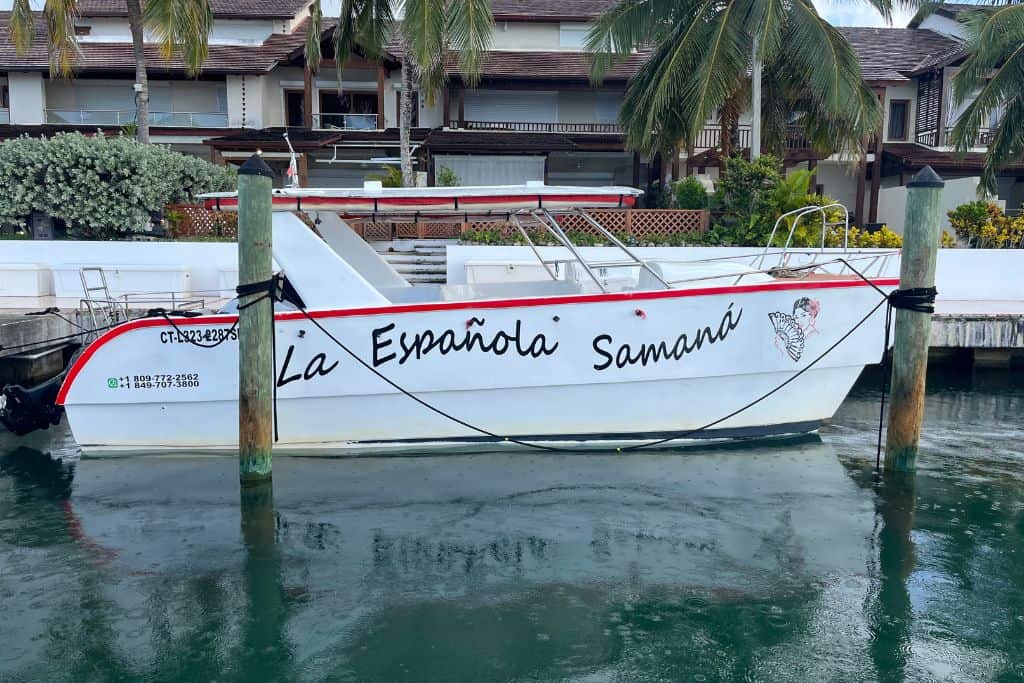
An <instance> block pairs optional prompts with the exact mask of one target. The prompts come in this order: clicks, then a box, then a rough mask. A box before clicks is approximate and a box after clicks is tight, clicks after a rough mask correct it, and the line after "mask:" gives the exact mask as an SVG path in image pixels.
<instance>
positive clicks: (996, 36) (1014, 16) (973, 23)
mask: <svg viewBox="0 0 1024 683" xmlns="http://www.w3.org/2000/svg"><path fill="white" fill-rule="evenodd" d="M963 25H964V27H965V30H966V32H967V40H966V43H965V47H966V50H967V52H968V57H967V59H966V60H965V61H964V63H963V66H962V67H961V68H960V70H959V72H957V74H956V76H955V77H954V79H953V101H954V103H955V104H957V105H960V104H962V103H963V102H965V101H967V100H968V99H969V98H971V97H973V95H974V92H975V91H976V90H977V89H978V88H979V87H981V86H982V85H983V84H984V83H985V82H986V81H987V80H988V79H989V77H990V75H991V73H992V71H993V70H994V69H997V68H1000V67H1002V66H1004V65H1005V63H1006V62H1009V61H1012V56H1013V54H1015V53H1017V50H1019V49H1020V48H1021V46H1022V45H1024V5H1010V6H1007V7H1002V8H999V9H979V10H974V11H971V12H968V13H966V14H965V16H964V21H963ZM1008 55H1009V56H1010V57H1009V59H1008Z"/></svg>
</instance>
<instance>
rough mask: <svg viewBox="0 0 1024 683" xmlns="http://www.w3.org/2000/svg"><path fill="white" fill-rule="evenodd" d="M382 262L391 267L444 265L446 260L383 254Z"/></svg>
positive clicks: (429, 256)
mask: <svg viewBox="0 0 1024 683" xmlns="http://www.w3.org/2000/svg"><path fill="white" fill-rule="evenodd" d="M383 256H384V260H385V261H387V262H388V263H390V264H391V265H398V264H402V263H439V264H441V265H445V264H446V263H448V259H446V258H445V257H444V256H433V255H424V254H405V253H403V254H384V255H383Z"/></svg>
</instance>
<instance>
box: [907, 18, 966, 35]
mask: <svg viewBox="0 0 1024 683" xmlns="http://www.w3.org/2000/svg"><path fill="white" fill-rule="evenodd" d="M918 28H926V29H930V30H932V31H935V32H936V33H941V34H943V35H945V36H950V37H952V38H961V39H962V38H964V36H965V32H964V27H963V26H961V25H960V23H959V22H958V21H957V20H956V19H951V18H949V17H944V16H942V15H940V14H933V15H931V16H930V17H928V18H926V19H925V20H924V21H922V22H921V23H920V24H919V25H918Z"/></svg>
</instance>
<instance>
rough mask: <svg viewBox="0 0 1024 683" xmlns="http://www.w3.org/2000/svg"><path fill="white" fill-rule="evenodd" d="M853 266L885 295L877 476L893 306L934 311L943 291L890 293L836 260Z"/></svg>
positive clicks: (919, 289)
mask: <svg viewBox="0 0 1024 683" xmlns="http://www.w3.org/2000/svg"><path fill="white" fill-rule="evenodd" d="M836 260H837V261H838V262H840V263H842V264H843V265H845V266H846V267H847V268H849V269H850V270H851V271H852V272H853V273H854V274H855V275H856V276H857V277H859V278H860V279H861V280H863V281H864V282H866V283H868V284H869V285H871V286H872V287H874V289H875V291H876V292H878V293H879V294H881V295H882V296H883V297H885V303H886V304H888V305H887V306H886V307H885V343H884V345H883V346H882V399H881V401H879V405H878V441H877V443H876V444H875V475H876V476H877V475H878V473H879V472H881V469H882V432H883V431H884V427H885V399H886V397H887V396H888V394H889V378H890V376H891V374H892V370H891V368H890V363H889V339H890V335H891V330H892V316H893V313H892V312H893V309H895V308H901V309H903V310H905V311H914V312H916V313H928V314H931V313H934V312H935V296H936V295H937V294H938V293H939V291H938V290H937V289H936V288H935V287H910V288H908V289H896V290H893V291H891V292H889V293H888V294H886V293H885V292H884V291H882V290H881V289H880V288H879V287H877V286H876V285H875V283H874V282H871V280H869V279H868V278H867V277H866V276H865V275H864V274H863V273H861V272H860V271H859V270H857V269H856V268H854V267H853V266H852V265H851V264H850V262H849V261H846V260H845V259H841V258H840V259H836Z"/></svg>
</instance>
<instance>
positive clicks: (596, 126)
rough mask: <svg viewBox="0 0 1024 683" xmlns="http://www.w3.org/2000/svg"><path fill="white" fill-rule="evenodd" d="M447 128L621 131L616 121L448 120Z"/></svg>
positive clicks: (528, 130) (558, 131) (587, 131)
mask: <svg viewBox="0 0 1024 683" xmlns="http://www.w3.org/2000/svg"><path fill="white" fill-rule="evenodd" d="M448 127H449V128H456V129H458V128H461V129H464V130H511V131H515V132H518V133H621V132H622V126H620V125H619V124H618V123H563V122H558V123H549V122H542V121H454V120H453V121H449V122H448Z"/></svg>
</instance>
